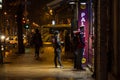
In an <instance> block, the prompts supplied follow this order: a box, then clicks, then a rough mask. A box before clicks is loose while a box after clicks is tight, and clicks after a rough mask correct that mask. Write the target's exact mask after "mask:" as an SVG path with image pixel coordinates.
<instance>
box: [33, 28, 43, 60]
mask: <svg viewBox="0 0 120 80" xmlns="http://www.w3.org/2000/svg"><path fill="white" fill-rule="evenodd" d="M32 42H33V44H34V48H35V57H36V59H38V58H39V49H40V47H42V46H43V42H42V38H41V33H40V32H39V30H38V29H35V33H34V34H33V37H32Z"/></svg>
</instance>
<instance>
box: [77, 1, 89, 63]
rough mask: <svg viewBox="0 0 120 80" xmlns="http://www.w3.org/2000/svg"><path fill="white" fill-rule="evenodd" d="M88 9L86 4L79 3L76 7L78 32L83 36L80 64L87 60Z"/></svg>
mask: <svg viewBox="0 0 120 80" xmlns="http://www.w3.org/2000/svg"><path fill="white" fill-rule="evenodd" d="M88 14H89V13H88V7H87V4H86V3H79V5H78V31H80V32H82V34H84V39H85V48H84V53H83V61H82V63H86V62H87V58H88V33H89V17H88Z"/></svg>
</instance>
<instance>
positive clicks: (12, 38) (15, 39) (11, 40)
mask: <svg viewBox="0 0 120 80" xmlns="http://www.w3.org/2000/svg"><path fill="white" fill-rule="evenodd" d="M6 43H9V44H13V45H17V44H18V37H17V36H9V37H7V38H6ZM23 43H24V44H27V39H26V37H23Z"/></svg>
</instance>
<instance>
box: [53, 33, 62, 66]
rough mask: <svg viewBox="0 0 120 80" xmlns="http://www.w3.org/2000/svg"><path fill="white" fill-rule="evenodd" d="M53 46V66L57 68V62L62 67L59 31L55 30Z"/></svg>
mask: <svg viewBox="0 0 120 80" xmlns="http://www.w3.org/2000/svg"><path fill="white" fill-rule="evenodd" d="M53 47H54V64H55V68H57V67H58V66H57V62H58V63H59V66H60V68H63V66H62V63H61V43H60V37H59V31H55V33H54V37H53Z"/></svg>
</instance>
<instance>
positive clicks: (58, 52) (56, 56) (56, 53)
mask: <svg viewBox="0 0 120 80" xmlns="http://www.w3.org/2000/svg"><path fill="white" fill-rule="evenodd" d="M57 62H58V63H59V65H60V66H62V63H61V49H59V48H56V49H55V50H54V64H55V67H57Z"/></svg>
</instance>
